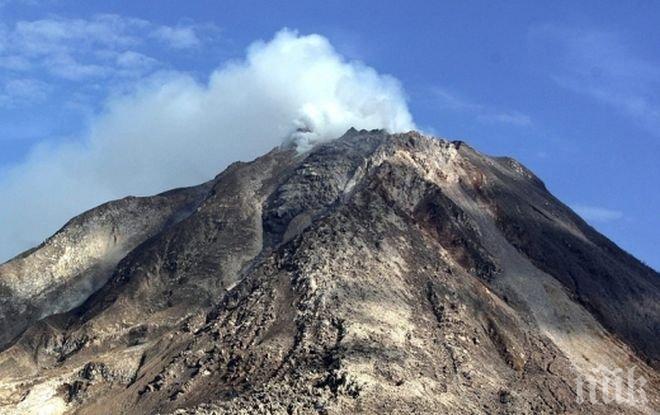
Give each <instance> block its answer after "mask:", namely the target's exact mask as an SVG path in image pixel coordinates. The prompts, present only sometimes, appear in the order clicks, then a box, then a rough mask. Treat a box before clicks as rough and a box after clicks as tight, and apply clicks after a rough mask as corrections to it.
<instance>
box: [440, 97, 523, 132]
mask: <svg viewBox="0 0 660 415" xmlns="http://www.w3.org/2000/svg"><path fill="white" fill-rule="evenodd" d="M432 94H433V98H434V100H435V102H436V105H437V106H438V107H439V108H441V109H444V110H450V111H456V112H463V113H467V114H470V115H471V116H473V117H475V119H477V120H478V121H482V122H486V123H498V124H508V125H513V126H518V127H526V126H530V125H532V119H531V117H529V116H528V115H526V114H523V113H522V112H520V111H513V110H501V109H498V108H494V107H490V106H487V105H483V104H478V103H475V102H473V101H471V100H469V99H467V98H465V97H462V96H460V95H458V94H456V93H453V92H450V91H448V90H446V89H444V88H440V87H435V88H433V89H432Z"/></svg>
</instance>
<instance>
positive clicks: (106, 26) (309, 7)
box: [0, 0, 660, 269]
mask: <svg viewBox="0 0 660 415" xmlns="http://www.w3.org/2000/svg"><path fill="white" fill-rule="evenodd" d="M389 3H392V4H393V3H394V2H389ZM389 3H382V2H374V1H359V0H353V1H350V2H340V1H325V2H318V3H312V2H307V1H305V2H297V1H286V2H276V1H268V2H265V1H264V2H256V1H220V2H218V1H187V2H175V1H162V0H161V1H159V2H151V1H149V2H148V1H107V0H105V1H89V0H88V1H85V2H80V1H67V0H44V1H39V0H22V1H19V0H14V1H12V0H0V182H1V181H2V180H5V181H6V180H13V179H12V178H13V177H15V176H17V175H18V174H19V173H17V169H19V170H20V168H21V166H23V165H25V164H26V163H30V162H31V160H34V159H39V160H42V159H44V160H45V159H47V157H48V154H51V153H53V154H54V153H57V154H63V153H66V151H67V148H68V147H66V146H69V145H80V146H86V145H88V144H87V143H86V141H85V140H86V139H85V137H88V136H89V135H90V134H94V131H97V130H99V129H102V128H103V126H104V125H105V124H104V121H99V117H100V114H104V113H107V112H108V108H109V107H112V106H113V105H115V103H116V102H117V100H120V99H121V97H122V96H125V95H128V96H132V94H133V95H134V94H136V92H135V91H141V90H142V89H144V88H145V85H151V84H154V83H158V82H161V81H160V80H162V79H170V78H171V77H172V76H175V75H173V74H176V76H178V77H180V76H181V74H185V76H186V77H188V78H190V81H189V82H188V83H186V82H183V84H185V85H190V88H192V89H193V90H194V89H195V88H198V87H197V86H196V85H197V84H196V83H195V82H199V83H200V84H202V85H203V84H204V83H206V82H208V80H209V76H210V75H211V73H212V72H213V71H214V70H217V69H218V68H222V67H226V66H227V65H228V62H235V61H237V60H238V61H240V60H241V59H244V57H245V55H246V48H247V47H248V46H249V45H250V44H252V43H253V42H254V41H255V40H259V39H263V40H266V41H267V40H269V39H272V38H273V36H274V35H275V34H276V33H277V32H278V31H280V30H281V29H282V28H285V27H286V28H290V29H292V30H297V31H298V33H300V34H301V35H307V34H312V33H318V34H320V35H322V36H324V37H325V38H327V40H328V41H329V42H330V44H331V45H332V46H333V47H334V50H335V51H336V53H337V54H338V55H341V56H343V57H344V58H345V59H347V60H357V61H361V62H364V64H366V65H368V66H369V67H371V68H374V69H375V70H376V71H377V72H378V74H389V75H391V76H392V77H394V78H396V79H398V81H399V83H400V87H401V88H402V90H403V91H405V94H406V96H407V101H408V109H409V111H410V113H411V114H412V116H413V117H414V120H415V123H416V125H417V126H418V127H419V128H421V129H423V130H425V131H428V132H432V133H434V134H437V135H440V136H443V137H448V138H451V139H462V140H465V141H467V142H468V143H470V144H471V145H472V146H473V147H476V148H477V149H479V150H481V151H484V152H486V153H489V154H494V155H510V156H512V157H515V158H516V159H518V160H520V161H521V162H523V163H524V164H525V165H527V166H528V167H530V168H531V169H532V170H533V171H535V172H536V173H537V174H538V175H539V176H540V177H541V178H542V179H543V180H544V181H545V183H546V184H547V186H548V188H549V189H550V190H551V191H552V192H553V193H554V194H555V195H556V196H557V197H558V198H559V199H561V200H562V201H564V202H565V203H567V204H569V205H571V206H572V207H574V208H575V209H576V210H577V211H578V212H579V213H580V214H582V215H583V216H584V217H585V218H586V219H587V220H588V221H589V222H590V223H591V224H592V225H593V226H595V227H596V228H597V229H598V230H600V231H601V232H603V233H604V234H605V235H607V236H608V237H610V238H611V239H612V240H614V241H615V242H616V243H618V244H619V245H620V246H621V247H623V248H624V249H626V250H628V251H630V252H631V253H633V254H634V255H636V256H637V257H638V258H640V259H642V260H644V261H645V262H646V263H648V264H650V265H651V266H653V267H654V268H656V269H658V268H660V250H659V249H658V247H660V233H659V232H658V231H659V230H660V194H659V193H660V192H658V189H659V188H660V186H659V185H658V182H659V181H660V167H658V156H660V28H658V26H659V25H658V24H657V22H660V4H659V3H657V2H653V1H630V2H619V1H593V2H590V1H583V2H574V1H572V2H569V1H566V2H562V1H553V2H544V3H547V4H543V3H542V2H529V1H525V2H522V1H521V2H516V1H509V2H489V1H483V2H480V1H456V2H428V1H423V2H415V1H408V2H405V5H404V3H403V2H400V4H399V5H398V6H395V5H390V4H389ZM177 79H178V78H177ZM186 79H187V78H186ZM381 81H382V79H381V78H378V80H377V81H375V82H376V84H377V86H378V88H381V87H382V85H381V84H382V82H381ZM177 82H178V81H177ZM383 82H384V81H383ZM180 83H181V82H180ZM395 89H396V88H395ZM117 105H118V104H117ZM136 122H140V121H136ZM72 143H73V144H72ZM54 148H55V149H57V150H54ZM35 154H36V155H35ZM228 154H229V153H228ZM231 154H232V155H234V154H236V157H247V156H249V154H248V153H246V154H243V153H240V152H239V153H231ZM127 157H130V155H127ZM227 157H229V156H227ZM223 163H224V161H223ZM42 165H44V166H47V165H48V163H46V162H43V163H42ZM221 166H222V163H218V167H221ZM81 169H82V167H81ZM145 169H146V167H145ZM42 172H43V174H44V175H49V174H50V171H49V170H48V169H46V168H44V169H43V170H42ZM81 172H85V173H84V174H85V175H88V174H89V173H88V172H86V171H85V170H81ZM118 173H119V172H118ZM81 174H83V173H81ZM27 183H31V182H27ZM175 183H176V181H175ZM0 189H1V187H0ZM149 189H150V188H149ZM48 190H52V192H54V193H57V192H59V193H62V192H73V189H70V188H66V189H57V188H53V186H52V185H51V186H49V188H48V189H46V190H43V189H41V188H38V187H29V188H26V189H25V190H24V191H25V192H31V191H33V192H35V193H39V197H40V198H41V199H40V203H51V204H54V205H57V204H63V203H64V202H63V201H55V200H51V199H49V197H48ZM121 191H123V189H120V188H113V191H112V192H110V191H108V192H99V193H98V194H97V195H95V197H91V198H90V197H87V198H82V199H81V202H80V206H78V207H77V208H75V209H78V210H82V209H83V208H88V207H90V206H88V205H93V204H94V203H96V202H97V201H99V200H101V199H102V198H103V197H115V196H118V193H120V192H121ZM126 191H130V192H132V193H136V191H134V190H133V189H131V188H127V189H126ZM0 198H2V199H1V200H2V203H3V204H9V203H12V202H11V200H9V199H10V197H9V193H7V194H6V195H2V194H0ZM26 200H29V199H26ZM24 203H28V202H27V201H26V202H24ZM24 208H26V206H21V205H17V206H14V211H20V210H21V209H24ZM72 209H74V208H72V207H70V206H67V207H66V209H62V210H60V211H59V212H61V213H60V216H57V215H55V214H53V217H52V218H50V219H51V220H50V221H48V220H41V219H40V220H37V219H36V218H35V219H34V221H35V222H36V223H37V225H38V226H42V225H41V222H43V232H44V233H48V232H52V230H54V229H53V226H54V225H53V223H60V222H58V221H60V219H61V218H62V217H64V216H63V215H65V214H67V215H68V214H70V213H76V211H74V210H72ZM53 211H56V209H55V208H54V209H53ZM2 220H5V223H1V221H2ZM60 224H61V223H60ZM9 225H10V224H9V219H8V217H7V216H5V217H4V219H3V217H2V216H0V227H5V226H9ZM39 229H42V228H39ZM55 229H56V227H55ZM43 236H45V234H44V235H43ZM31 241H32V240H29V241H28V242H31ZM26 243H27V242H26ZM18 248H20V249H24V248H25V246H20V247H17V248H16V249H18ZM12 249H14V248H7V249H5V250H4V251H2V250H0V252H5V253H6V252H12ZM20 249H19V250H20ZM14 250H15V249H14ZM13 253H15V252H13ZM0 255H1V254H0ZM1 259H7V258H0V260H1Z"/></svg>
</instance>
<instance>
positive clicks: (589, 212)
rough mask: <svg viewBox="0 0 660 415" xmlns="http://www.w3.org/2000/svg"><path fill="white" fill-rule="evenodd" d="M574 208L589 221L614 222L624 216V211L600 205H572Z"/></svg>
mask: <svg viewBox="0 0 660 415" xmlns="http://www.w3.org/2000/svg"><path fill="white" fill-rule="evenodd" d="M571 207H572V208H573V210H574V211H575V212H576V213H577V214H578V215H580V216H581V217H582V219H584V220H586V221H588V222H612V221H615V220H618V219H621V218H623V212H620V211H618V210H612V209H606V208H603V207H599V206H589V205H580V204H577V205H572V206H571Z"/></svg>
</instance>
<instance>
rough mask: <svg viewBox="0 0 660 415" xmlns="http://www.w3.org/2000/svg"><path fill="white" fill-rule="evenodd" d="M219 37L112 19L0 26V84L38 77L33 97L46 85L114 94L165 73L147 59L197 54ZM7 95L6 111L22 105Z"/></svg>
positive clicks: (204, 30) (212, 31) (210, 31)
mask: <svg viewBox="0 0 660 415" xmlns="http://www.w3.org/2000/svg"><path fill="white" fill-rule="evenodd" d="M218 32H219V30H218V29H217V28H216V27H215V26H213V25H208V24H204V25H197V24H193V23H189V24H186V25H177V26H165V25H158V24H154V23H151V22H149V21H147V20H143V19H137V18H131V17H124V16H119V15H112V14H102V15H94V16H92V17H90V18H85V19H82V18H76V19H72V18H65V17H59V16H53V17H49V18H45V19H39V20H32V21H26V20H23V21H17V22H15V23H13V24H11V25H1V24H0V68H2V69H3V70H2V72H0V83H4V84H8V83H11V82H18V81H20V80H23V79H29V78H39V79H40V80H41V84H40V85H41V86H42V87H43V88H42V89H41V90H39V91H38V90H36V89H34V92H35V96H40V95H43V94H44V93H47V89H48V84H58V83H61V82H73V83H78V84H81V85H83V84H90V83H91V85H92V86H93V87H94V88H98V87H99V86H105V87H106V88H115V89H116V86H117V84H120V83H126V82H130V81H132V80H137V79H141V78H143V77H145V76H146V75H149V74H151V73H154V72H156V71H158V70H164V69H168V66H167V64H166V63H164V62H161V61H160V60H159V59H158V58H157V57H156V56H153V55H152V53H153V52H154V50H156V51H157V50H159V49H160V50H168V49H169V50H176V51H182V50H186V49H198V48H199V47H200V46H201V45H203V41H204V39H214V37H215V36H217V35H218ZM33 87H36V84H34V85H33ZM23 89H24V88H23ZM17 91H18V90H17ZM18 92H20V91H18ZM10 93H11V90H10V89H7V88H5V90H4V91H3V92H2V96H3V98H2V101H3V102H4V105H5V106H7V105H10V104H11V103H13V104H15V105H20V103H21V102H24V100H23V99H22V97H20V96H16V97H12V96H10Z"/></svg>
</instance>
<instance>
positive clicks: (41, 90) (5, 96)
mask: <svg viewBox="0 0 660 415" xmlns="http://www.w3.org/2000/svg"><path fill="white" fill-rule="evenodd" d="M50 90H51V87H50V85H48V84H46V83H45V82H42V81H40V80H38V79H29V78H16V79H10V80H8V81H6V82H4V85H2V86H1V87H0V106H3V107H16V106H20V105H27V104H34V103H38V102H41V101H43V100H45V99H46V97H47V96H48V94H49V93H50Z"/></svg>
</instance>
